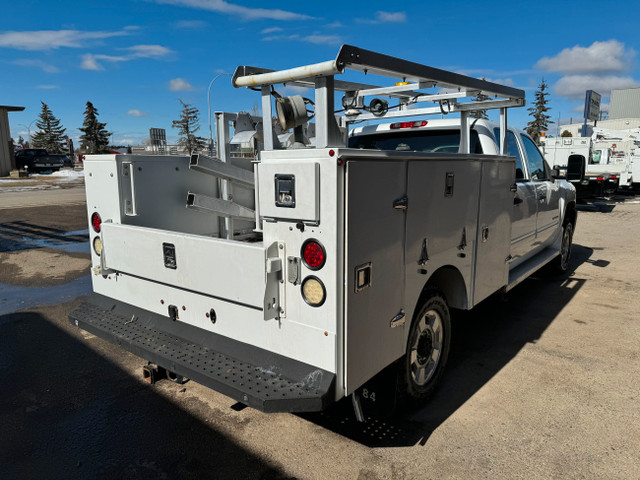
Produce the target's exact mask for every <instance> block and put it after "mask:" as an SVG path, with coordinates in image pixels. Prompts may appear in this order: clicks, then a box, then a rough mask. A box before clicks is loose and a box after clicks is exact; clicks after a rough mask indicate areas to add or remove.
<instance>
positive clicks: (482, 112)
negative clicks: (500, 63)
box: [469, 77, 491, 120]
mask: <svg viewBox="0 0 640 480" xmlns="http://www.w3.org/2000/svg"><path fill="white" fill-rule="evenodd" d="M482 80H486V78H484V77H482ZM490 99H491V97H489V96H488V95H485V94H484V93H482V92H479V93H478V95H476V96H475V98H474V99H473V101H474V102H484V101H486V100H490ZM469 116H470V117H473V118H481V119H483V120H489V115H487V111H486V110H476V111H475V112H471V113H470V114H469Z"/></svg>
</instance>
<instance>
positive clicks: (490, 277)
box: [473, 160, 515, 305]
mask: <svg viewBox="0 0 640 480" xmlns="http://www.w3.org/2000/svg"><path fill="white" fill-rule="evenodd" d="M514 171H515V164H514V162H513V161H512V160H500V161H486V162H483V163H482V179H481V183H480V208H479V210H478V233H477V238H476V245H477V247H476V269H475V275H474V288H473V305H477V304H478V303H479V302H481V301H482V300H484V299H485V298H487V297H488V296H489V295H491V294H492V293H494V292H496V291H497V290H499V289H500V288H501V287H503V286H505V285H506V284H507V282H508V278H509V264H508V263H507V257H508V256H509V251H510V248H511V213H512V209H513V192H511V190H510V186H511V184H512V183H513V178H514Z"/></svg>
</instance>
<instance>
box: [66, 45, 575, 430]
mask: <svg viewBox="0 0 640 480" xmlns="http://www.w3.org/2000/svg"><path fill="white" fill-rule="evenodd" d="M346 70H353V71H355V72H360V73H366V74H367V77H365V78H367V79H369V78H371V77H374V78H379V77H382V78H383V79H384V78H387V79H389V78H390V79H392V84H391V85H390V86H382V87H380V86H377V85H369V84H360V83H354V82H352V81H340V80H337V79H336V78H335V77H336V76H338V75H340V74H342V73H344V72H345V71H346ZM283 83H284V84H286V85H292V86H299V87H306V88H311V89H313V91H314V93H315V97H314V99H313V100H311V99H309V98H304V97H302V96H299V95H296V96H293V97H281V96H280V95H279V94H278V93H277V90H276V85H280V84H283ZM233 85H234V86H236V87H238V88H240V87H249V88H252V89H254V90H258V91H260V92H261V96H262V120H261V119H256V118H251V117H250V116H247V115H246V114H243V115H241V114H232V113H223V112H217V113H216V120H217V126H218V138H217V145H218V158H217V159H212V158H207V157H204V156H198V155H193V156H192V157H191V158H188V157H173V156H157V157H149V156H135V155H117V156H116V155H96V156H87V157H86V159H85V178H86V188H87V206H88V219H89V223H90V232H91V243H92V246H93V248H92V262H93V273H94V275H93V276H92V279H93V288H94V291H95V293H94V294H93V295H92V296H91V297H89V298H88V299H86V301H85V302H84V303H83V304H81V305H80V306H79V307H78V308H77V309H76V310H75V311H73V312H72V313H71V314H70V316H69V319H70V321H71V322H72V323H73V324H75V325H77V326H79V327H80V328H83V329H85V330H87V331H89V332H92V333H94V334H95V335H98V336H100V337H103V338H105V339H107V340H109V341H111V342H113V343H116V344H118V345H120V346H121V347H122V348H124V349H126V350H129V351H131V352H133V353H135V354H137V355H139V356H141V357H142V358H144V359H146V360H148V361H149V362H151V363H152V365H150V366H147V367H145V372H146V376H147V377H148V379H149V380H150V381H152V380H153V377H154V375H156V374H158V372H161V371H162V372H163V371H166V372H167V377H168V378H170V379H174V380H175V379H180V378H182V377H188V378H190V379H193V380H195V381H197V382H199V383H202V384H204V385H207V386H209V387H211V388H213V389H215V390H217V391H219V392H221V393H223V394H225V395H228V396H229V397H232V398H234V399H235V400H237V401H239V402H242V403H244V404H246V405H249V406H252V407H254V408H257V409H260V410H262V411H266V412H274V411H318V410H323V409H325V408H327V407H328V406H329V405H330V404H332V403H334V402H336V401H338V400H340V399H342V398H345V397H347V396H351V398H352V401H353V404H354V408H355V412H356V415H357V417H358V418H359V419H362V416H363V413H362V404H361V399H362V398H363V397H364V396H365V395H364V394H363V392H364V390H365V389H366V385H367V384H368V382H370V381H371V380H372V379H374V378H375V377H376V376H377V375H378V374H379V373H380V372H382V371H383V370H385V371H386V370H389V368H391V369H393V370H394V372H395V376H396V377H397V381H394V382H392V383H391V384H390V385H388V386H387V387H388V388H387V391H388V392H396V386H397V385H399V386H400V389H399V390H400V394H401V396H403V397H407V398H409V399H414V400H422V399H424V398H426V397H428V396H429V394H430V393H431V392H432V391H433V389H434V388H435V387H436V385H437V384H438V382H439V380H440V379H441V377H442V375H443V373H444V369H445V365H446V362H447V357H448V352H449V346H450V342H451V310H452V309H466V310H468V309H471V308H473V307H474V306H475V305H477V304H478V303H479V302H481V301H483V300H484V299H486V298H487V297H489V296H490V295H492V294H493V293H495V292H499V291H508V290H510V289H511V288H513V287H515V286H516V285H518V284H519V283H520V282H521V281H523V280H524V279H526V278H527V277H529V276H530V275H531V274H533V273H534V272H536V271H537V270H539V269H540V268H542V267H544V266H546V265H550V264H553V266H554V268H555V269H556V270H557V271H559V272H560V273H563V272H567V271H568V270H569V268H570V264H569V261H570V254H571V243H572V236H573V231H574V228H575V225H576V220H577V213H576V208H575V189H574V187H573V186H572V185H571V184H570V183H569V182H567V181H566V180H565V179H563V178H561V176H560V174H559V172H558V171H557V170H551V169H550V168H549V166H548V165H547V164H546V162H545V161H544V158H543V156H542V155H541V153H540V151H539V150H538V149H537V147H536V145H535V144H534V143H533V141H532V140H531V138H530V137H528V136H527V135H525V134H523V133H522V132H519V131H517V130H514V129H512V128H509V127H507V109H508V108H509V107H519V106H523V105H524V103H525V102H524V92H523V91H521V90H518V89H515V88H512V87H508V86H503V85H498V84H494V83H491V82H486V81H483V80H478V79H475V78H471V77H466V76H463V75H459V74H456V73H452V72H447V71H444V70H439V69H435V68H432V67H428V66H425V65H420V64H417V63H413V62H408V61H405V60H401V59H398V58H394V57H390V56H387V55H383V54H379V53H375V52H371V51H368V50H364V49H360V48H357V47H352V46H349V45H344V46H343V47H342V48H341V49H340V51H339V53H338V56H337V57H336V59H335V60H330V61H327V62H323V63H319V64H314V65H305V66H302V67H297V68H292V69H289V70H283V71H271V70H266V69H262V68H255V67H244V66H242V67H238V69H237V70H236V73H235V75H234V77H233ZM336 91H338V92H344V95H343V98H342V107H343V108H342V109H340V110H338V111H336V110H337V109H336V106H335V103H336V102H335V92H336ZM479 93H483V94H486V95H487V97H489V98H490V99H489V100H487V101H483V102H475V101H473V98H475V97H476V96H477V95H478V94H479ZM381 97H386V98H389V99H391V100H392V101H393V103H394V104H397V105H395V106H389V105H390V103H389V101H388V100H385V99H384V98H381ZM274 104H275V105H274ZM310 109H312V111H313V113H312V114H310V113H309V110H310ZM481 109H482V110H488V109H498V110H499V111H500V123H499V124H493V123H490V122H485V121H479V120H478V121H473V119H472V118H470V115H469V114H470V113H471V112H473V111H476V110H481ZM336 113H339V115H336ZM274 114H277V117H278V120H279V122H280V124H281V126H282V128H283V129H284V130H285V131H287V130H288V131H290V134H291V135H290V136H291V137H292V138H290V139H289V140H287V145H289V146H290V147H291V148H288V149H285V148H283V143H281V142H280V138H279V137H278V136H277V135H276V134H275V132H274V130H273V128H272V121H271V119H272V116H273V115H274ZM434 114H435V115H442V114H446V115H452V116H453V115H459V118H457V119H452V120H428V118H431V117H427V116H428V115H434ZM312 115H313V116H314V117H315V118H314V120H315V133H316V134H315V138H314V139H309V138H307V137H306V133H308V132H309V131H311V130H313V129H309V128H308V125H309V121H310V120H311V116H312ZM407 118H414V119H415V118H419V119H418V120H407ZM240 119H242V122H240ZM366 120H377V121H380V120H385V121H386V122H389V123H385V124H383V125H371V126H365V127H355V128H354V126H355V124H356V123H357V122H361V121H366ZM241 123H242V125H241ZM232 133H233V134H232ZM239 142H241V143H244V144H247V145H253V146H255V147H256V150H258V151H259V155H258V156H257V157H256V158H255V159H253V160H252V159H247V158H244V157H242V158H235V157H233V155H232V154H231V145H233V144H237V143H239ZM570 163H571V162H570ZM574 167H575V166H574V165H571V164H570V165H569V168H568V170H567V177H568V179H571V177H575V176H576V175H577V176H578V177H579V176H580V172H579V170H580V166H578V168H577V170H578V172H577V173H576V170H575V168H574ZM582 168H583V167H582ZM156 366H158V367H161V368H156ZM387 367H389V368H387ZM371 393H372V392H371V391H369V390H367V395H366V399H367V400H368V401H369V402H375V399H376V395H375V394H374V395H371ZM378 393H380V392H378Z"/></svg>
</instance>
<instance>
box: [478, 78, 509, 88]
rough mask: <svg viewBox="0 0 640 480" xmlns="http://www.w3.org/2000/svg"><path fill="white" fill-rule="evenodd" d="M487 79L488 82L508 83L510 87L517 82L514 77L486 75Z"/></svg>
mask: <svg viewBox="0 0 640 480" xmlns="http://www.w3.org/2000/svg"><path fill="white" fill-rule="evenodd" d="M485 80H486V81H487V82H493V83H497V84H499V85H507V86H508V87H513V86H515V84H516V82H514V81H513V79H512V78H490V77H485Z"/></svg>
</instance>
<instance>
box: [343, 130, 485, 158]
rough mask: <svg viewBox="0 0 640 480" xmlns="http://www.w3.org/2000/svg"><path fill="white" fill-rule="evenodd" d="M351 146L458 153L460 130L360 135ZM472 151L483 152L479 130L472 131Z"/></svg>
mask: <svg viewBox="0 0 640 480" xmlns="http://www.w3.org/2000/svg"><path fill="white" fill-rule="evenodd" d="M349 147H350V148H361V149H368V150H395V151H398V152H429V153H458V149H459V147H460V130H417V131H413V132H407V131H400V132H393V131H390V132H383V133H374V134H371V135H358V136H355V137H351V138H350V139H349ZM470 151H471V153H482V147H481V146H480V142H479V141H478V132H476V131H475V130H472V131H471V148H470Z"/></svg>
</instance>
